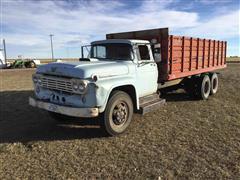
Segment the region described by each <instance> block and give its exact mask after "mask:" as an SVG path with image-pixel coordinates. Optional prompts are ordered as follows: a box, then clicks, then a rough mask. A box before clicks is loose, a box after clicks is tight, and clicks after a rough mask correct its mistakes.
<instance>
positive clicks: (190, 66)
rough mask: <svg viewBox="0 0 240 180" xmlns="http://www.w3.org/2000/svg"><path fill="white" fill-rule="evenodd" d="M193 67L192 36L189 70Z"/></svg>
mask: <svg viewBox="0 0 240 180" xmlns="http://www.w3.org/2000/svg"><path fill="white" fill-rule="evenodd" d="M191 69H192V37H191V38H190V59H189V71H191Z"/></svg>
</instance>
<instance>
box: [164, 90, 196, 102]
mask: <svg viewBox="0 0 240 180" xmlns="http://www.w3.org/2000/svg"><path fill="white" fill-rule="evenodd" d="M161 98H163V99H166V101H167V102H177V101H198V100H199V98H197V97H193V96H190V95H189V94H187V93H186V92H184V91H181V92H170V93H167V94H162V95H161Z"/></svg>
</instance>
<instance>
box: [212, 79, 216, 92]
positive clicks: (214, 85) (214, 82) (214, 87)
mask: <svg viewBox="0 0 240 180" xmlns="http://www.w3.org/2000/svg"><path fill="white" fill-rule="evenodd" d="M212 86H213V89H214V90H215V89H216V88H217V79H216V78H214V79H213V84H212Z"/></svg>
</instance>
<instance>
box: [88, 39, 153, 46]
mask: <svg viewBox="0 0 240 180" xmlns="http://www.w3.org/2000/svg"><path fill="white" fill-rule="evenodd" d="M105 43H126V44H131V45H133V44H136V43H149V41H146V40H139V39H107V40H101V41H93V42H92V43H91V45H94V44H105Z"/></svg>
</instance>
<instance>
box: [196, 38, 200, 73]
mask: <svg viewBox="0 0 240 180" xmlns="http://www.w3.org/2000/svg"><path fill="white" fill-rule="evenodd" d="M198 61H199V38H197V64H196V69H198V63H199V62H198Z"/></svg>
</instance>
